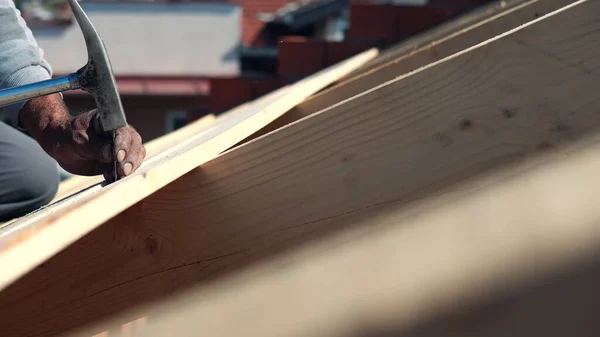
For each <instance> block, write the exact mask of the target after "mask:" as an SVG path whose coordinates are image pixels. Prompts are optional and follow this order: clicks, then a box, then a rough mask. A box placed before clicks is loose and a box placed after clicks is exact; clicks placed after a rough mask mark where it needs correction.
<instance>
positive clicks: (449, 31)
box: [338, 0, 573, 82]
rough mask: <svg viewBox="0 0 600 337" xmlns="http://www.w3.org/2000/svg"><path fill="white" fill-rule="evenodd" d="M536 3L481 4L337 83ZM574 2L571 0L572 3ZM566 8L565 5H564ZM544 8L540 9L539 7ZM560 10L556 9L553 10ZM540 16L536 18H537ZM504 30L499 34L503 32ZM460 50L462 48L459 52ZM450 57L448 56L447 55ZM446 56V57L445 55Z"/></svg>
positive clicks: (514, 0)
mask: <svg viewBox="0 0 600 337" xmlns="http://www.w3.org/2000/svg"><path fill="white" fill-rule="evenodd" d="M535 2H539V1H537V0H536V1H530V0H509V1H491V2H489V3H487V4H483V5H480V6H479V7H477V8H474V9H471V10H470V11H468V12H466V13H463V14H461V15H460V16H458V17H455V18H453V19H451V20H448V21H447V22H444V23H442V24H439V25H438V26H436V27H434V28H431V29H429V30H427V31H425V32H422V33H419V34H416V35H414V36H412V37H409V38H408V39H405V40H403V41H400V42H399V43H397V44H396V45H394V46H391V47H389V48H386V49H384V50H382V52H381V53H380V54H379V55H378V56H377V57H375V58H373V59H372V60H370V61H369V62H367V63H365V64H364V65H363V66H361V67H359V68H358V69H356V70H354V71H352V72H350V73H349V74H348V75H346V76H344V77H342V78H341V79H340V80H339V81H338V82H345V81H348V80H350V79H352V78H354V77H356V76H357V75H360V74H363V73H366V72H369V71H371V70H374V69H376V68H379V67H381V66H383V65H385V64H387V63H389V62H391V61H394V60H395V59H397V58H398V57H401V56H405V55H407V54H410V53H412V52H416V51H417V50H419V49H421V48H423V47H426V46H429V45H434V44H436V43H437V42H439V41H441V40H444V39H447V38H449V37H452V36H455V35H457V34H461V32H463V31H464V30H469V29H473V28H474V27H475V26H479V25H481V24H485V22H486V21H489V20H491V19H493V18H495V17H498V15H502V14H503V13H509V12H512V11H515V10H520V9H521V8H524V7H527V6H529V5H531V4H533V3H535ZM572 2H573V1H571V3H572ZM565 5H566V3H565ZM540 9H541V8H540ZM554 9H557V8H554ZM546 13H548V12H547V11H544V10H543V9H542V11H540V12H539V16H541V15H543V14H546ZM537 17H538V16H536V17H534V18H537ZM514 27H516V26H512V27H507V28H506V29H505V31H506V30H509V29H512V28H514ZM503 32H504V31H501V32H500V33H503ZM489 38H492V36H491V35H488V36H486V37H485V39H484V40H486V39H489ZM481 41H483V40H479V41H472V43H471V45H473V44H476V43H479V42H481ZM471 45H467V46H465V47H464V48H467V47H470V46H471ZM459 50H460V49H459ZM446 56H448V55H446ZM444 57H445V56H444Z"/></svg>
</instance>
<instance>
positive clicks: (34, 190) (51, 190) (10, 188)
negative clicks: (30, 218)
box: [0, 124, 60, 221]
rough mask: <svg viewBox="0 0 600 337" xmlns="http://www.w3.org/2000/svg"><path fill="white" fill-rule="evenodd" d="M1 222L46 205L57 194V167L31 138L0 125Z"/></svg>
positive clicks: (58, 179) (58, 181) (58, 175)
mask: <svg viewBox="0 0 600 337" xmlns="http://www.w3.org/2000/svg"><path fill="white" fill-rule="evenodd" d="M0 136H1V137H0V221H3V220H6V219H11V218H15V217H21V216H23V215H25V214H27V213H29V212H32V211H35V210H36V209H38V208H40V207H41V206H44V205H46V204H48V203H49V202H50V201H51V200H52V199H53V198H54V197H55V196H56V193H57V191H58V185H59V183H60V174H59V168H58V164H57V163H56V161H55V160H54V159H52V158H51V157H50V156H48V155H47V154H46V153H45V152H44V151H43V150H42V149H41V148H40V147H39V145H38V144H37V143H36V142H35V141H34V140H33V139H31V138H29V137H27V136H25V135H23V134H20V133H18V131H16V130H14V129H10V128H9V127H7V126H6V125H1V124H0Z"/></svg>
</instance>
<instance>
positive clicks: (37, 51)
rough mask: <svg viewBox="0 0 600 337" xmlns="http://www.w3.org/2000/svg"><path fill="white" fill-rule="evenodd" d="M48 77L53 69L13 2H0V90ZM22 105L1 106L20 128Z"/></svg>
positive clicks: (0, 109)
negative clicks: (19, 115)
mask: <svg viewBox="0 0 600 337" xmlns="http://www.w3.org/2000/svg"><path fill="white" fill-rule="evenodd" d="M51 77H52V68H51V67H50V65H49V64H48V62H47V61H46V60H45V59H44V53H43V51H42V49H41V48H40V47H39V46H38V44H37V42H36V40H35V38H34V37H33V34H32V33H31V30H30V29H29V28H28V27H27V24H26V23H25V21H24V20H23V18H22V17H21V13H20V11H19V10H18V9H17V8H16V7H15V4H14V2H13V0H0V89H5V88H10V87H15V86H19V85H23V84H29V83H32V82H38V81H41V80H47V79H50V78H51ZM23 105H24V102H20V103H16V104H13V105H9V106H5V107H0V111H2V112H4V113H6V114H7V115H8V117H9V118H10V120H11V122H12V123H13V124H14V125H15V126H19V123H18V121H19V119H18V114H19V110H20V109H21V107H22V106H23Z"/></svg>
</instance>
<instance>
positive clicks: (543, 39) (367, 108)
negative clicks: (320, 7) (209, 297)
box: [0, 0, 600, 336]
mask: <svg viewBox="0 0 600 337" xmlns="http://www.w3.org/2000/svg"><path fill="white" fill-rule="evenodd" d="M599 6H600V2H598V1H596V0H593V1H592V0H590V1H586V2H582V3H581V4H579V3H578V6H576V7H575V8H572V9H570V10H568V11H566V12H561V13H558V14H555V15H552V16H548V17H545V18H544V19H543V20H537V21H535V22H532V23H531V24H527V25H524V26H522V27H519V28H518V29H516V30H514V31H511V32H509V33H507V34H504V35H502V36H497V37H495V38H494V39H491V40H489V41H486V42H485V43H482V44H480V45H477V46H474V47H473V48H470V49H468V50H465V51H463V52H461V53H458V54H455V55H452V56H451V57H448V58H446V59H444V60H441V61H439V62H437V63H434V64H431V65H429V66H427V67H424V68H422V69H420V70H419V71H415V72H413V73H410V74H407V75H406V76H403V77H401V78H398V79H395V80H393V81H390V82H388V83H385V84H382V85H381V86H379V87H377V88H373V89H372V90H370V91H368V92H365V93H363V94H361V95H358V96H356V97H354V98H353V99H350V100H347V101H344V102H340V103H339V104H336V105H335V106H332V107H330V108H329V109H327V110H324V111H321V112H319V113H317V114H314V115H312V116H310V117H307V118H305V119H303V120H301V121H298V122H296V123H293V124H291V125H288V126H286V127H284V128H282V129H280V130H278V131H276V132H273V133H271V134H269V135H266V136H264V137H261V138H258V139H256V140H254V141H252V142H249V143H246V144H244V145H243V146H240V147H238V148H235V149H233V150H231V151H228V152H226V153H223V154H222V155H220V156H219V157H217V158H216V159H214V160H211V161H210V162H207V163H205V164H203V165H201V166H200V167H199V168H197V169H195V170H192V171H190V172H189V173H188V174H186V175H185V176H182V177H181V178H180V179H177V181H174V182H173V183H170V184H169V185H168V186H165V187H164V188H162V189H161V190H159V191H156V192H155V193H153V194H152V195H150V196H149V197H147V198H145V199H144V200H143V201H141V202H139V203H137V204H136V205H134V206H133V207H130V208H129V209H127V210H126V211H125V212H123V213H122V214H120V215H118V216H117V217H115V218H113V219H111V221H109V222H107V223H106V224H104V225H103V226H102V227H100V228H97V229H96V230H94V231H93V232H91V233H89V234H88V235H86V236H85V237H84V238H82V239H80V240H78V241H77V242H75V243H73V244H72V245H70V246H69V247H68V248H67V249H65V250H64V251H62V252H60V253H59V254H57V255H56V256H55V257H54V258H52V259H50V260H49V261H47V262H46V263H44V265H43V266H40V267H38V268H36V269H35V270H33V271H32V272H30V273H28V274H27V275H25V276H24V277H23V278H21V279H20V280H19V281H18V282H15V283H13V284H12V285H11V286H9V287H7V288H6V289H5V291H3V292H0V310H2V311H3V313H5V314H4V315H3V317H2V319H0V331H10V333H12V334H14V335H16V336H23V335H38V336H44V335H51V332H59V331H65V330H66V329H68V328H71V327H75V326H78V325H80V324H84V323H89V322H92V321H94V320H96V319H101V318H103V317H106V316H107V315H111V314H113V313H117V312H120V311H122V310H126V309H128V308H131V307H133V306H135V305H138V304H143V303H145V302H147V301H152V300H156V299H159V298H162V297H164V296H167V295H170V294H172V293H174V292H178V291H181V290H183V289H187V288H189V287H190V286H193V285H198V284H202V283H205V282H209V281H216V280H218V279H219V278H220V277H222V276H224V275H227V274H228V273H231V272H234V271H236V270H239V269H241V268H243V267H246V266H248V265H251V264H253V263H255V262H257V261H259V260H261V259H266V258H268V257H271V256H274V255H278V254H280V253H282V252H284V251H287V250H290V249H293V248H294V247H295V246H297V245H300V244H303V243H306V242H308V241H310V240H312V239H315V238H321V237H325V236H326V235H329V234H331V233H334V232H336V231H338V230H341V229H343V228H346V225H345V223H344V222H335V221H333V220H335V219H336V218H338V217H340V216H343V215H344V214H351V213H353V212H357V211H358V210H361V209H368V208H372V207H375V206H377V205H380V204H386V203H392V202H396V203H399V204H401V205H409V204H410V203H411V202H414V201H415V200H418V199H420V198H424V197H430V196H432V195H435V194H437V193H442V192H444V193H447V194H449V195H452V196H456V195H458V194H460V193H463V191H464V189H465V187H464V185H462V184H460V183H461V182H464V181H465V180H467V179H472V178H473V177H475V176H478V175H480V174H483V173H485V172H489V171H490V170H493V169H498V168H500V167H503V166H506V165H510V164H523V163H524V162H526V161H524V159H527V158H530V157H535V156H536V155H538V154H540V153H543V152H546V151H552V150H554V151H557V152H561V151H562V148H563V146H564V144H568V143H570V142H572V141H573V140H576V139H578V138H579V137H581V136H582V135H585V134H587V133H590V132H595V131H598V129H599V127H600V117H599V115H598V114H597V111H599V108H600V97H599V96H598V95H597V91H598V83H597V76H596V74H597V73H598V70H599V69H600V57H599V56H600V33H598V32H600V22H598V20H597V19H596V18H597V16H596V13H598V10H599ZM573 65H576V66H573ZM448 84H452V85H448ZM562 153H564V154H565V155H567V154H568V152H566V151H565V152H562ZM483 185H485V184H483ZM328 220H331V221H332V222H328ZM14 303H19V306H18V307H14ZM39 303H44V306H40V305H39ZM48 308H51V310H50V309H48ZM135 318H136V317H131V319H135ZM123 323H125V322H123Z"/></svg>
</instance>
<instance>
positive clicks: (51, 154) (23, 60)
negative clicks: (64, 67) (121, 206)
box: [0, 0, 146, 223]
mask: <svg viewBox="0 0 600 337" xmlns="http://www.w3.org/2000/svg"><path fill="white" fill-rule="evenodd" d="M51 76H52V69H51V67H50V65H49V64H48V62H47V61H46V60H45V59H44V57H43V52H42V50H41V49H40V48H39V47H38V45H37V43H36V41H35V39H34V37H33V35H32V33H31V31H30V29H29V28H28V27H27V26H26V23H25V21H24V20H23V19H22V17H21V15H20V12H19V10H18V9H17V8H16V7H15V4H14V2H13V0H0V89H5V88H9V87H14V86H19V85H23V84H28V83H32V82H38V81H41V80H46V79H50V78H51ZM0 113H4V114H5V115H7V116H8V117H9V119H10V121H11V123H12V124H13V126H15V127H16V128H19V129H21V130H23V131H26V132H27V133H28V134H29V135H31V137H28V136H26V135H25V134H24V133H22V132H19V131H18V130H17V129H15V128H13V127H11V126H10V125H7V124H6V123H3V122H0V223H1V222H3V221H6V220H9V219H12V218H14V217H19V216H22V215H25V214H27V213H28V212H31V211H33V210H35V209H37V208H39V207H40V206H43V205H45V204H47V203H48V202H50V201H51V200H52V199H53V198H54V196H55V194H56V192H57V189H58V184H59V170H58V166H57V163H58V164H59V165H60V166H61V167H62V168H64V169H65V170H66V171H68V172H70V173H73V174H77V175H87V176H90V175H103V176H104V178H105V179H106V180H107V181H113V180H114V174H113V160H114V159H116V160H117V161H118V169H117V171H118V175H119V177H124V176H127V175H130V174H131V173H132V172H134V171H135V170H136V169H138V168H139V166H140V165H141V163H142V161H143V160H144V157H145V156H146V150H145V149H144V146H143V145H142V139H141V137H140V135H139V134H138V133H137V132H136V130H135V129H134V128H133V127H131V126H126V127H124V128H121V129H119V130H117V137H116V141H115V144H116V150H115V151H114V152H113V151H111V149H112V143H113V142H112V137H111V135H109V134H105V133H104V132H103V131H102V129H101V127H100V120H99V115H98V113H97V112H96V111H95V110H92V111H89V112H86V113H83V114H80V115H78V116H74V117H73V116H71V115H70V114H69V112H68V110H67V108H66V106H65V104H64V102H63V100H62V96H61V95H60V94H54V95H48V96H44V97H39V98H34V99H31V100H29V101H27V102H22V103H18V104H14V105H11V106H5V107H2V108H0Z"/></svg>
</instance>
